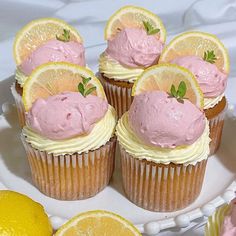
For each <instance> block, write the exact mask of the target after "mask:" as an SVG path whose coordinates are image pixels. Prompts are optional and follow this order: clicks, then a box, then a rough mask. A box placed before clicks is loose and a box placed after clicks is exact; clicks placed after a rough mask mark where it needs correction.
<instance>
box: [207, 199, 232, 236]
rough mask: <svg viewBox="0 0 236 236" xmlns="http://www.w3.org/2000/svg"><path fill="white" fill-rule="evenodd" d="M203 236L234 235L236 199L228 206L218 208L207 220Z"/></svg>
mask: <svg viewBox="0 0 236 236" xmlns="http://www.w3.org/2000/svg"><path fill="white" fill-rule="evenodd" d="M205 235H206V236H212V235H215V236H235V235H236V199H233V200H232V201H231V203H230V204H225V205H223V206H221V207H220V208H218V209H217V210H216V212H215V213H214V214H213V215H212V216H210V217H209V218H208V222H207V225H206V227H205Z"/></svg>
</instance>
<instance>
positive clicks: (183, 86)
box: [170, 81, 187, 103]
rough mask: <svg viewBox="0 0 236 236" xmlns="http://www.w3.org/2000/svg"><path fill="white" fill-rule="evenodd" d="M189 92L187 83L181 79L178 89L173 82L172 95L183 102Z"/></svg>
mask: <svg viewBox="0 0 236 236" xmlns="http://www.w3.org/2000/svg"><path fill="white" fill-rule="evenodd" d="M186 92H187V87H186V83H185V82H184V81H181V82H180V83H179V86H178V89H177V90H176V88H175V86H174V85H173V84H172V85H171V89H170V95H171V96H172V97H174V98H176V99H177V100H178V102H181V103H183V99H184V96H185V94H186Z"/></svg>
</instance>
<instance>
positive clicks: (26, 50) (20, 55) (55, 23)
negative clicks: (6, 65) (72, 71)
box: [13, 18, 83, 65]
mask: <svg viewBox="0 0 236 236" xmlns="http://www.w3.org/2000/svg"><path fill="white" fill-rule="evenodd" d="M64 29H65V30H69V31H70V40H71V41H77V42H82V41H83V40H82V38H81V36H80V35H79V33H78V32H77V31H76V29H74V28H73V27H72V26H70V25H68V24H67V23H66V22H65V21H63V20H59V19H55V18H42V19H37V20H33V21H31V22H30V23H29V24H27V25H26V26H24V27H23V28H22V29H21V30H20V31H19V32H18V33H17V35H16V38H15V41H14V46H13V54H14V58H15V61H16V64H17V65H20V64H21V63H22V62H23V61H24V60H25V59H27V58H28V57H29V55H30V54H31V53H32V52H33V51H34V50H35V49H36V48H37V47H39V46H40V45H42V44H43V43H45V42H47V41H49V40H51V39H56V35H61V34H62V33H63V30H64Z"/></svg>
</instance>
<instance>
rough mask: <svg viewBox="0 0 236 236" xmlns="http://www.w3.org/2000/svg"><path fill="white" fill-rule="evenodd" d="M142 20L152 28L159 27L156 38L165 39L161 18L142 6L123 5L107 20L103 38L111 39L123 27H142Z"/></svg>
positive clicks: (163, 40)
mask: <svg viewBox="0 0 236 236" xmlns="http://www.w3.org/2000/svg"><path fill="white" fill-rule="evenodd" d="M143 21H147V22H149V23H150V24H151V25H152V26H153V27H154V28H158V29H160V31H159V33H157V35H158V38H160V40H161V41H162V42H163V43H164V42H165V41H166V30H165V27H164V25H163V23H162V21H161V19H160V18H159V17H158V16H157V15H155V14H154V13H152V12H150V11H148V10H146V9H145V8H142V7H136V6H125V7H122V8H121V9H119V10H118V11H117V12H115V13H114V14H113V15H112V16H111V17H110V18H109V20H108V22H107V25H106V28H105V39H106V40H108V39H112V38H114V36H115V35H116V34H117V33H118V32H119V31H120V30H122V29H124V28H143V29H145V28H144V25H143Z"/></svg>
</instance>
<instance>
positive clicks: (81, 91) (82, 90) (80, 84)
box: [78, 83, 85, 96]
mask: <svg viewBox="0 0 236 236" xmlns="http://www.w3.org/2000/svg"><path fill="white" fill-rule="evenodd" d="M78 90H79V92H80V93H81V94H82V95H83V96H84V91H85V89H84V85H83V84H82V83H79V85H78Z"/></svg>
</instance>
